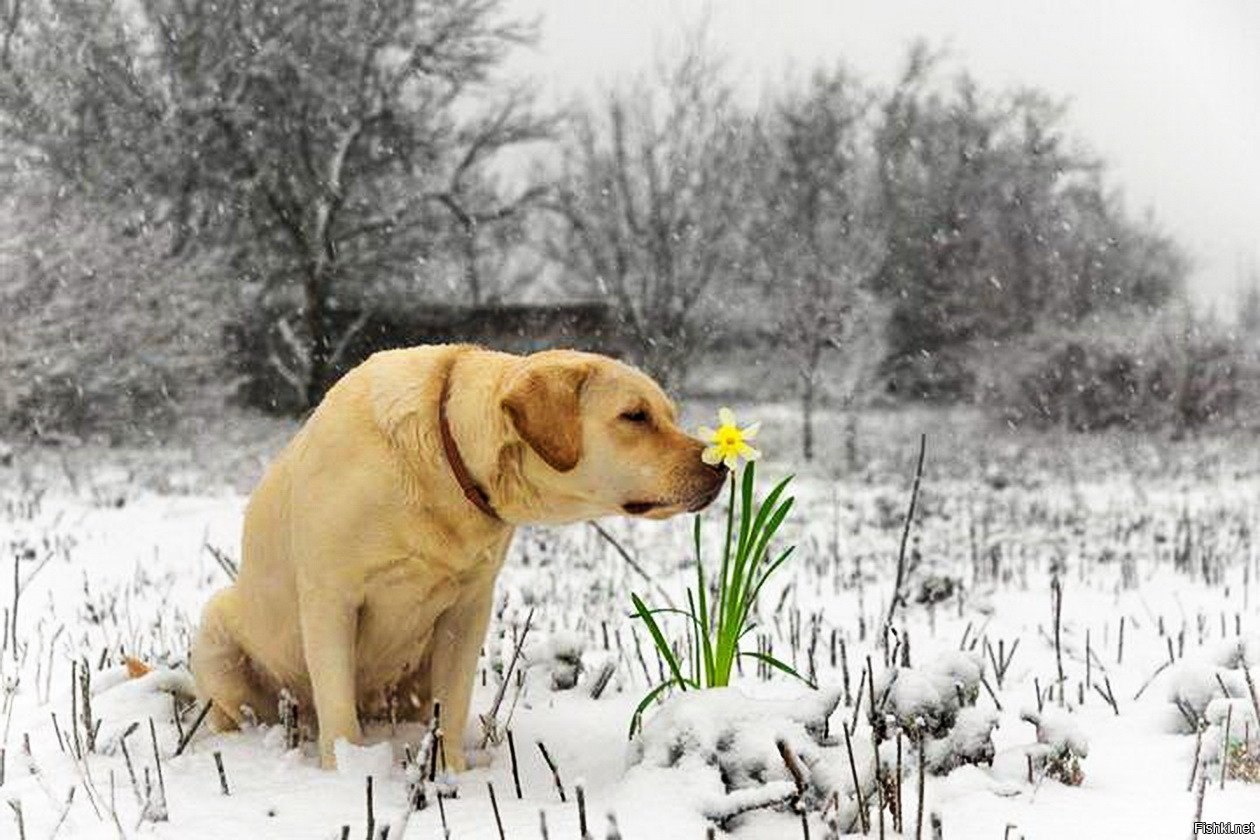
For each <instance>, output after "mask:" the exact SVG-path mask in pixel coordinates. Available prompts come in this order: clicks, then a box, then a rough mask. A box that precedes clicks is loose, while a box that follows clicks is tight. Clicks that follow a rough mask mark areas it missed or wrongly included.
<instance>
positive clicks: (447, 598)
mask: <svg viewBox="0 0 1260 840" xmlns="http://www.w3.org/2000/svg"><path fill="white" fill-rule="evenodd" d="M493 554H494V552H487V555H486V556H485V557H484V558H478V560H479V561H480V562H477V563H475V564H473V565H474V568H475V569H476V570H477V572H478V573H477V574H475V575H469V574H463V575H461V574H458V573H455V572H454V571H453V570H452V569H451V568H450V567H447V566H445V565H443V564H440V563H439V562H436V561H435V560H434V559H433V558H424V557H412V558H407V559H404V560H399V561H398V562H396V563H392V564H390V565H389V566H387V567H385V568H382V569H380V570H378V571H377V573H376V574H374V575H372V577H371V578H370V579H369V580H368V581H367V587H366V591H365V593H364V595H365V597H364V601H363V608H362V611H361V613H360V618H359V634H358V640H357V641H358V644H357V650H356V657H357V659H358V664H359V670H360V678H361V681H362V682H365V683H367V684H385V683H389V682H391V681H393V680H395V679H397V678H398V676H399V675H400V674H401V673H403V672H408V671H412V670H414V669H415V668H416V667H418V666H419V665H421V663H422V661H423V660H424V659H425V656H426V654H427V652H428V648H429V646H430V643H431V641H432V638H433V631H434V627H435V625H436V624H437V622H438V620H439V619H440V618H441V617H442V614H443V613H445V612H446V611H447V610H449V609H450V608H451V607H453V606H455V605H456V604H457V603H458V602H459V601H460V600H461V599H462V598H466V597H468V596H469V594H470V592H471V588H472V587H481V586H485V585H486V584H485V580H486V575H487V574H489V575H490V576H491V578H492V577H493V575H494V574H495V573H496V572H497V571H498V567H499V565H500V564H501V562H502V557H495V556H492V555H493Z"/></svg>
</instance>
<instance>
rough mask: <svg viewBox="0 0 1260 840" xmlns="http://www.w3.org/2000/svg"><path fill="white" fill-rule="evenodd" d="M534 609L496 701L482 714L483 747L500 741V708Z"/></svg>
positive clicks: (530, 612) (520, 637)
mask: <svg viewBox="0 0 1260 840" xmlns="http://www.w3.org/2000/svg"><path fill="white" fill-rule="evenodd" d="M533 621H534V609H533V607H531V608H530V610H529V614H528V615H527V616H525V627H524V628H523V629H522V630H521V635H520V636H519V637H518V638H517V640H516V647H515V648H513V650H512V658H511V660H509V661H508V667H507V671H505V672H504V674H503V681H502V682H500V683H499V690H498V691H496V692H495V694H494V702H493V703H492V704H491V705H490V711H489V712H488V713H487V714H484V715H482V716H481V725H482V729H483V735H482V739H481V748H482V749H485V747H486V745H487V744H489V743H490V742H491V741H494V742H495V743H498V742H499V738H498V731H497V730H498V724H497V721H498V719H499V708H500V707H501V706H502V705H503V696H504V694H506V693H507V687H508V685H509V684H510V683H511V682H512V673H513V671H515V670H516V662H517V660H518V659H520V657H521V649H522V648H523V647H524V646H525V638H526V637H527V636H529V630H530V627H532V626H533Z"/></svg>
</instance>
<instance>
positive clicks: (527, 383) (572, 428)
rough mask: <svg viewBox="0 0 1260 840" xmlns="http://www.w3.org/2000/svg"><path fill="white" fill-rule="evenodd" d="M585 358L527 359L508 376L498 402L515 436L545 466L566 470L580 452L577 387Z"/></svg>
mask: <svg viewBox="0 0 1260 840" xmlns="http://www.w3.org/2000/svg"><path fill="white" fill-rule="evenodd" d="M591 371H592V368H591V365H590V363H589V362H585V361H565V360H548V361H539V362H533V363H531V362H529V361H527V362H526V363H525V364H524V365H523V366H522V367H521V369H520V370H519V371H517V372H516V373H515V374H513V375H512V377H511V378H510V379H509V380H508V383H507V388H506V391H505V394H504V397H503V408H504V410H505V411H507V413H508V417H510V418H511V420H512V425H513V426H514V427H516V431H517V433H518V434H519V435H520V436H521V438H522V439H523V440H524V441H525V442H526V443H528V444H529V445H530V448H532V449H533V450H534V451H535V452H537V453H538V455H539V457H541V458H542V459H543V460H544V461H545V462H546V463H547V465H548V466H549V467H551V468H552V469H554V470H557V471H559V472H568V471H569V470H571V469H573V468H574V467H576V466H577V463H578V460H579V459H581V457H582V416H581V408H580V404H581V398H582V387H583V386H584V385H585V384H586V380H587V379H588V378H590V375H591Z"/></svg>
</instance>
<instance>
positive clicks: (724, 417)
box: [718, 406, 735, 426]
mask: <svg viewBox="0 0 1260 840" xmlns="http://www.w3.org/2000/svg"><path fill="white" fill-rule="evenodd" d="M718 420H720V421H721V422H722V425H723V426H734V425H735V412H733V411H731V410H730V409H729V408H727V407H726V406H722V407H721V408H719V409H718Z"/></svg>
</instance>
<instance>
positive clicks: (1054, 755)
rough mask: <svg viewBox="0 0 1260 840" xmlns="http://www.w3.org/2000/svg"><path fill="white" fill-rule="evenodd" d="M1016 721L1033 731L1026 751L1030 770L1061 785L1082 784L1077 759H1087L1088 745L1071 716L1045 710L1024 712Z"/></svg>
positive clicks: (1081, 774) (1083, 777)
mask: <svg viewBox="0 0 1260 840" xmlns="http://www.w3.org/2000/svg"><path fill="white" fill-rule="evenodd" d="M1020 717H1021V718H1023V719H1024V720H1026V721H1028V722H1029V723H1031V724H1032V725H1033V726H1035V727H1037V743H1036V744H1034V745H1032V746H1031V747H1029V749H1028V755H1029V757H1031V758H1032V763H1033V768H1034V770H1037V771H1040V773H1041V775H1043V776H1048V777H1049V778H1051V779H1055V780H1057V781H1060V782H1062V783H1063V784H1065V785H1073V786H1075V785H1079V784H1080V783H1081V782H1083V781H1085V773H1084V772H1083V771H1082V770H1081V759H1083V758H1085V757H1086V756H1088V755H1089V741H1088V739H1086V737H1085V733H1084V732H1082V731H1081V728H1080V726H1079V725H1077V723H1076V720H1075V719H1074V718H1073V717H1072V713H1071V712H1069V711H1067V710H1066V709H1060V708H1058V707H1057V706H1046V707H1045V708H1043V709H1042V710H1041V711H1035V710H1025V711H1024V712H1023V713H1022V714H1021V715H1020Z"/></svg>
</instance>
